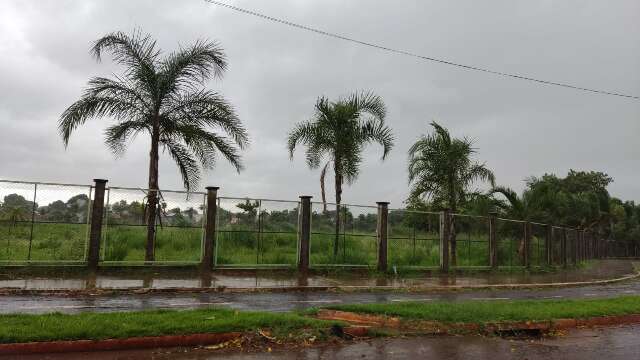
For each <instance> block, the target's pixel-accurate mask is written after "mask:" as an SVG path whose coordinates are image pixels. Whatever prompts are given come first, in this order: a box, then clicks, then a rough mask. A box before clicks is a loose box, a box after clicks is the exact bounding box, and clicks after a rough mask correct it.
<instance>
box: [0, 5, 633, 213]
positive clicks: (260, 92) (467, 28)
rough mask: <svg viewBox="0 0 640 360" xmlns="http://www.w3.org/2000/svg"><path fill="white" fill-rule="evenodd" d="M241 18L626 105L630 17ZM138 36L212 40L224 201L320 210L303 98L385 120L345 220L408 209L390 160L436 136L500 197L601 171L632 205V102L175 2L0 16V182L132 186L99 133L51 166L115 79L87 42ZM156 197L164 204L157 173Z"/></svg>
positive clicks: (142, 146) (557, 12) (354, 14)
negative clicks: (451, 139) (226, 124)
mask: <svg viewBox="0 0 640 360" xmlns="http://www.w3.org/2000/svg"><path fill="white" fill-rule="evenodd" d="M234 4H238V5H239V6H244V7H249V8H254V9H256V10H259V11H262V12H264V13H267V14H273V15H275V16H281V17H284V18H288V19H291V20H292V21H296V22H300V23H305V24H309V25H312V26H316V27H319V28H323V29H327V30H330V31H333V32H339V33H345V34H348V35H350V36H352V37H355V38H360V39H363V40H369V41H375V42H378V43H381V44H384V45H389V46H393V47H397V48H403V49H407V50H411V51H413V52H415V53H420V54H425V55H429V56H435V57H441V58H446V59H451V60H455V61H458V62H462V63H469V64H475V65H478V66H483V67H489V68H493V69H496V70H501V71H507V72H521V73H526V74H528V75H531V76H536V77H540V78H545V79H552V80H557V81H562V82H568V83H575V84H577V85H583V86H588V87H594V88H602V89H606V90H609V89H610V90H617V91H621V92H625V93H630V94H635V95H637V94H639V93H640V68H639V67H638V64H640V42H638V41H637V39H635V34H637V33H638V32H639V30H640V22H638V21H637V15H638V14H640V3H638V2H635V1H617V2H600V1H595V0H594V1H566V2H561V3H559V2H530V1H515V2H514V1H506V0H504V1H496V2H492V3H490V4H487V3H486V2H483V3H482V4H480V3H478V2H475V1H465V2H456V3H451V2H435V1H434V2H431V1H406V2H391V1H350V2H343V1H336V0H332V1H293V0H277V1H269V2H257V1H253V2H251V1H236V2H234ZM135 28H141V29H142V30H144V31H146V32H149V33H151V34H153V35H154V36H155V37H156V38H157V39H158V42H159V45H160V46H161V47H162V48H163V49H165V51H171V50H173V49H175V48H177V47H178V46H179V45H180V44H183V45H186V44H189V43H191V42H193V41H194V40H195V39H198V38H209V39H217V40H219V41H220V42H221V43H222V45H223V47H224V48H225V49H226V51H227V54H228V56H229V60H230V68H229V71H228V73H227V74H226V76H225V78H224V79H223V80H222V81H215V82H211V83H210V84H209V85H208V86H209V87H210V88H211V89H213V90H216V91H220V92H222V93H223V94H224V95H225V96H226V97H227V98H228V99H229V100H230V101H231V102H232V103H233V104H234V105H235V106H236V108H237V109H238V112H239V114H240V116H241V117H242V119H243V121H244V122H245V124H246V126H247V127H248V129H249V130H250V133H251V135H252V146H251V148H250V149H249V150H248V151H247V152H246V154H245V163H246V171H244V172H243V173H241V174H237V173H235V172H234V170H233V169H232V168H231V167H230V166H228V165H226V164H224V163H223V162H221V163H220V164H219V165H218V166H217V167H216V169H215V170H214V171H212V172H209V173H208V174H207V176H206V179H205V181H204V183H205V184H203V185H206V184H215V185H220V186H221V187H222V192H223V193H224V194H226V195H239V196H245V195H249V196H261V197H271V198H285V199H294V198H296V197H297V196H298V195H300V194H312V195H315V196H318V175H319V171H310V170H308V169H307V168H306V166H305V164H304V160H303V156H302V155H303V154H302V152H300V153H298V154H296V157H295V159H294V161H293V162H291V161H289V158H288V155H287V152H286V150H285V141H284V139H285V137H286V133H287V131H288V130H289V128H290V127H291V126H292V125H293V124H294V123H296V122H298V121H300V120H304V119H306V118H307V117H309V116H310V115H311V113H312V110H313V104H314V102H315V99H316V98H317V97H318V96H319V95H327V96H330V97H337V96H340V95H344V94H347V93H349V92H351V91H353V90H356V89H372V90H374V91H376V92H377V93H379V94H380V95H382V96H383V98H384V99H385V101H386V103H387V106H388V108H389V118H388V121H389V124H390V126H391V127H393V129H394V131H395V134H396V138H397V144H396V148H395V149H394V151H393V152H392V154H391V156H390V157H389V158H388V160H387V161H385V162H381V161H380V159H379V158H380V155H381V154H380V149H378V148H376V147H371V148H368V149H367V151H366V155H367V156H366V161H365V163H364V164H363V168H362V173H361V176H360V178H359V180H358V181H357V182H356V184H355V185H353V186H351V187H349V188H347V189H346V192H345V200H346V202H350V203H373V202H374V201H376V200H390V201H392V202H393V205H395V206H400V205H401V204H400V202H401V201H402V200H403V199H404V198H405V197H406V193H407V180H406V151H407V149H408V148H409V146H410V145H411V143H412V142H413V141H415V139H416V138H417V137H418V136H419V134H421V133H425V132H426V131H428V127H427V124H428V122H429V121H431V120H438V121H439V122H441V123H443V124H444V125H446V126H447V127H449V128H450V129H451V131H452V132H453V133H454V134H455V135H457V136H469V137H472V138H474V139H475V140H476V147H477V148H478V160H480V161H484V162H486V163H487V164H488V165H489V166H490V167H491V168H493V169H494V170H495V172H496V174H497V176H498V181H499V182H500V183H501V184H506V185H509V186H512V187H514V188H516V189H522V187H523V182H522V180H523V179H524V178H526V177H528V176H531V175H542V174H543V173H545V172H554V173H558V174H560V175H563V174H564V173H565V172H566V171H567V170H568V169H569V168H575V169H594V170H600V171H605V172H607V173H609V174H610V175H611V176H613V177H614V178H615V183H614V184H613V185H612V186H611V190H612V193H613V194H614V195H616V196H620V197H622V198H625V199H636V200H640V183H638V182H637V181H636V179H637V178H638V177H639V176H640V173H639V171H638V170H637V169H638V168H637V166H636V164H637V158H638V156H639V155H640V150H638V147H637V140H636V137H637V134H640V121H638V120H639V118H640V102H638V101H634V100H626V99H621V98H613V97H606V96H601V95H594V94H588V93H581V92H576V91H572V90H567V89H561V88H554V87H548V86H541V85H537V84H533V83H527V82H521V81H515V80H509V79H503V78H497V77H494V76H489V75H487V74H482V73H474V72H469V71H465V70H460V69H455V68H450V67H446V66H443V65H439V64H434V63H426V62H422V61H418V60H416V59H413V58H408V57H403V56H398V55H393V54H388V53H384V52H381V51H378V50H374V49H369V48H364V47H361V46H357V45H354V44H349V43H345V42H341V41H338V40H335V39H330V38H325V37H321V36H318V35H315V34H310V33H305V32H301V31H298V30H295V29H291V28H288V27H284V26H282V25H278V24H274V23H270V22H266V21H264V20H261V19H257V18H254V17H249V16H246V15H240V14H237V13H234V12H232V11H230V10H227V9H223V8H218V7H215V6H213V5H211V4H207V3H205V2H203V1H199V0H191V1H182V2H174V1H153V2H152V1H136V2H131V1H94V2H86V1H82V2H81V1H37V2H36V1H32V2H24V1H4V2H2V4H0V79H2V81H1V83H0V128H1V129H2V131H1V132H0V164H1V167H0V178H12V179H34V180H49V181H65V182H79V183H87V182H88V181H89V180H90V179H92V178H94V177H105V178H108V179H110V182H111V183H112V184H117V185H129V186H144V185H145V183H146V169H147V154H148V142H147V141H146V140H145V139H142V138H140V139H136V141H135V142H134V143H133V144H132V146H131V147H130V149H129V151H128V152H127V153H126V154H125V155H124V156H123V157H122V158H120V159H115V158H114V157H113V156H112V155H111V154H110V153H109V152H108V150H107V149H106V147H105V146H104V145H103V143H102V129H103V128H104V125H105V124H106V123H108V120H100V121H93V122H91V123H90V124H87V126H85V127H84V128H82V129H81V130H80V131H78V132H77V134H76V136H75V137H74V138H73V139H72V143H71V145H70V146H69V148H68V149H67V150H65V149H64V147H63V145H62V142H61V141H60V139H59V137H58V135H57V133H56V121H57V118H58V116H59V115H60V113H61V112H62V111H63V110H64V109H65V108H66V107H67V106H68V105H69V104H71V103H72V102H73V101H74V100H75V99H76V98H77V97H78V95H79V94H80V91H81V89H82V87H83V86H84V84H85V82H86V80H87V79H88V78H89V77H90V76H94V75H108V74H111V73H113V72H118V71H119V69H118V68H117V67H116V66H114V65H113V64H111V63H110V62H108V61H105V62H103V63H101V64H98V63H96V62H95V61H94V60H93V59H91V58H90V56H89V54H88V48H89V46H90V43H91V41H94V40H95V39H97V38H98V37H100V36H101V35H104V34H105V33H107V32H110V31H115V30H123V31H131V30H133V29H135ZM160 180H161V185H162V186H163V187H166V188H176V189H179V188H180V186H181V183H180V179H179V175H178V173H177V171H176V169H175V168H174V166H173V165H172V164H171V162H170V161H169V160H168V159H167V158H165V159H164V160H163V161H162V163H161V179H160Z"/></svg>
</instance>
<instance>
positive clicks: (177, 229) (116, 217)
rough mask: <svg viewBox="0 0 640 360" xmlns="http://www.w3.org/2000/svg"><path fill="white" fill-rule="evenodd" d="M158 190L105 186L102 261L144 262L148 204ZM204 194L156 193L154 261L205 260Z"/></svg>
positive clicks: (117, 262) (193, 261)
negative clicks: (203, 251) (203, 250)
mask: <svg viewBox="0 0 640 360" xmlns="http://www.w3.org/2000/svg"><path fill="white" fill-rule="evenodd" d="M155 193H156V191H153V190H148V189H138V188H123V187H109V188H107V189H106V195H105V196H106V201H105V208H104V213H105V216H104V220H103V229H102V239H101V240H102V245H101V246H100V249H101V254H100V260H101V261H102V263H103V264H106V265H108V264H115V265H125V264H131V265H134V264H141V263H145V250H146V248H145V244H146V239H147V225H146V224H147V220H146V212H147V211H148V207H147V203H148V199H149V196H150V195H151V194H155ZM205 195H206V194H205V193H198V192H191V193H187V192H183V191H168V190H162V191H158V192H157V198H158V210H157V217H156V221H155V242H154V255H155V258H154V260H153V262H156V263H167V264H170V263H182V264H198V263H200V262H201V260H202V256H203V254H202V243H203V237H204V223H205V222H204V221H203V215H204V209H205V200H206V199H205Z"/></svg>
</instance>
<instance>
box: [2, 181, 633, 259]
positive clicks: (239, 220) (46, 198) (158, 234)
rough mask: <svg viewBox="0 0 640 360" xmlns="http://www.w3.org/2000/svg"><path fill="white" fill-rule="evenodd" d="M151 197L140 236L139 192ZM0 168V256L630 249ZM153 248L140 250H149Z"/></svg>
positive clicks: (475, 221) (476, 223) (444, 255)
mask: <svg viewBox="0 0 640 360" xmlns="http://www.w3.org/2000/svg"><path fill="white" fill-rule="evenodd" d="M150 197H157V198H158V205H157V208H156V210H157V211H156V212H157V216H156V217H155V219H154V220H153V226H152V228H151V229H152V230H153V231H152V234H153V236H152V237H151V239H152V241H151V242H150V244H151V246H150V250H149V249H148V248H147V244H148V232H149V226H148V225H147V224H148V223H149V221H150V220H149V219H148V214H149V210H150V209H149V206H148V204H149V198H150ZM302 198H305V199H306V201H302V200H297V201H287V200H274V199H258V198H246V197H224V196H220V197H219V196H218V194H217V188H207V191H206V192H190V193H187V192H184V191H169V190H148V189H138V188H125V187H107V186H106V181H104V180H96V182H95V184H93V185H74V184H54V183H37V182H25V181H7V180H0V264H3V265H30V264H33V265H35V264H57V265H82V266H87V265H88V266H89V267H94V266H97V265H98V264H100V265H102V266H125V265H151V264H156V265H201V266H205V267H207V268H213V267H216V268H224V267H230V268H238V267H243V268H259V267H289V268H294V267H298V268H299V269H301V270H305V269H307V268H308V267H341V266H351V267H366V268H376V267H377V268H378V269H380V270H383V271H384V270H387V269H388V268H389V267H394V268H438V267H439V268H440V269H441V270H443V271H448V270H449V269H450V268H498V267H511V268H517V267H532V266H569V265H573V264H576V263H578V262H580V261H583V260H585V259H592V258H603V257H630V256H638V255H640V254H639V252H640V251H639V248H638V246H637V244H636V243H626V242H618V241H612V240H605V239H602V238H601V237H600V236H599V235H598V234H597V233H595V232H591V231H589V230H584V229H573V228H568V227H561V226H551V225H548V224H541V223H534V222H526V221H521V220H513V219H503V218H498V217H497V216H496V215H495V214H490V215H488V216H475V215H468V214H451V213H450V212H447V211H444V212H429V211H416V210H410V209H389V208H388V205H387V204H388V203H378V205H377V206H366V205H350V204H341V205H336V204H332V203H326V204H323V203H320V202H311V201H310V200H309V198H308V197H301V199H302ZM149 251H150V252H151V255H152V257H151V258H149V256H148V255H149V254H148V252H149Z"/></svg>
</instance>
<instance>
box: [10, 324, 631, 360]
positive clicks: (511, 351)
mask: <svg viewBox="0 0 640 360" xmlns="http://www.w3.org/2000/svg"><path fill="white" fill-rule="evenodd" d="M639 337H640V325H634V326H623V327H616V328H601V329H581V330H575V331H572V332H570V333H568V334H566V335H562V336H558V337H554V338H545V339H534V340H509V339H501V338H488V337H480V336H440V337H433V336H432V337H408V338H376V339H372V340H365V341H356V342H351V343H346V344H342V345H321V346H315V347H310V348H298V349H275V350H273V351H272V352H266V351H264V352H254V353H239V352H230V351H225V350H206V349H153V350H134V351H123V352H97V353H75V354H57V355H56V354H53V355H39V356H21V357H20V359H25V360H31V359H48V360H59V359H65V360H80V359H81V360H85V359H87V358H90V359H93V360H106V359H117V360H133V359H141V360H146V359H157V360H165V359H177V360H196V359H197V360H216V359H229V360H258V359H282V360H303V359H305V360H310V359H314V360H322V359H327V360H333V359H376V360H393V359H447V360H457V359H478V360H485V359H486V360H506V359H528V360H542V359H566V360H590V359H597V360H601V359H607V360H619V359H620V360H621V359H625V360H628V359H638V358H640V355H639V354H640V341H638V338H639ZM0 358H1V359H5V358H2V357H0ZM6 359H9V358H6ZM16 359H17V358H16Z"/></svg>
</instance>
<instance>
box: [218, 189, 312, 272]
mask: <svg viewBox="0 0 640 360" xmlns="http://www.w3.org/2000/svg"><path fill="white" fill-rule="evenodd" d="M299 209H300V203H299V202H297V201H285V200H267V199H249V198H232V197H220V198H218V212H217V233H216V247H217V249H216V254H217V256H216V260H215V264H216V265H217V266H222V267H224V266H232V267H258V266H286V267H289V266H293V265H295V264H296V262H297V259H298V222H299Z"/></svg>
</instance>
